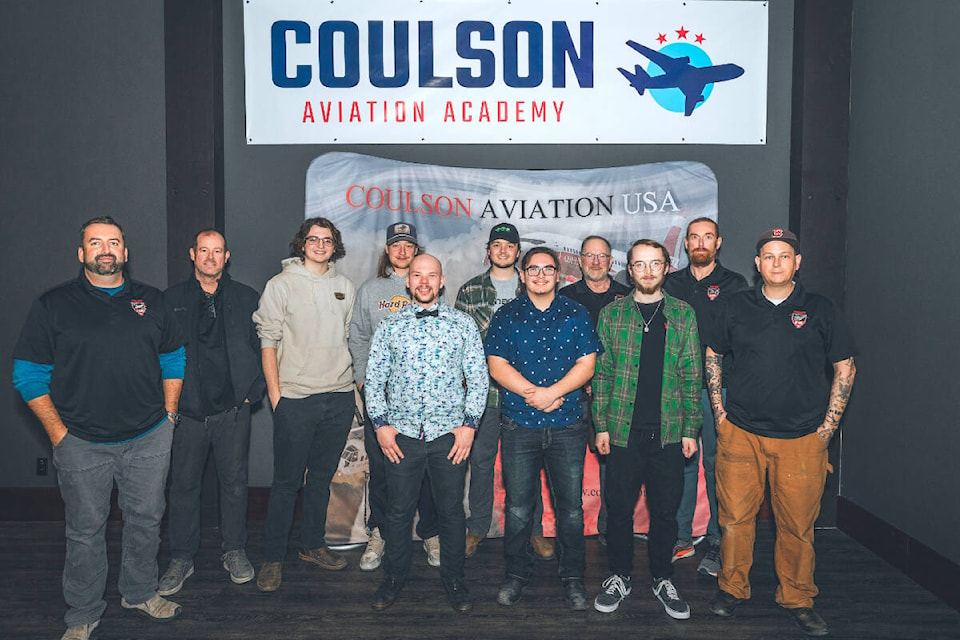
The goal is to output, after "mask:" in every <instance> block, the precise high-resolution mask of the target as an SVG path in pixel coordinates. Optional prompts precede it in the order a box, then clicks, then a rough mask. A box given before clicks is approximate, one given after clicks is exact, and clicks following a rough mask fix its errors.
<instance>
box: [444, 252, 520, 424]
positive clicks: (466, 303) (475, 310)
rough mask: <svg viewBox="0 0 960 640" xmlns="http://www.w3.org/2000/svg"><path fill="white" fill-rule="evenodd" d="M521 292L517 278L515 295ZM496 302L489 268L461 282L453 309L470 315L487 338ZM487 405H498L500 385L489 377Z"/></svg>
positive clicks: (482, 334)
mask: <svg viewBox="0 0 960 640" xmlns="http://www.w3.org/2000/svg"><path fill="white" fill-rule="evenodd" d="M522 293H523V284H522V283H521V282H520V279H519V277H518V278H517V297H520V295H522ZM496 303H497V288H496V287H495V286H493V279H492V278H491V277H490V269H487V270H486V271H484V272H483V273H481V274H480V275H478V276H474V277H473V278H470V279H469V280H467V281H466V282H464V283H463V286H461V287H460V290H459V291H457V301H456V303H455V304H454V308H455V309H459V310H460V311H463V312H464V313H467V314H469V315H470V317H471V318H473V319H474V321H475V322H476V323H477V327H478V328H479V329H480V337H481V338H483V340H486V339H487V329H489V328H490V321H491V320H492V319H493V305H495V304H496ZM487 406H488V407H498V406H500V386H499V385H498V384H497V383H496V382H495V381H494V379H493V378H490V392H489V393H488V394H487Z"/></svg>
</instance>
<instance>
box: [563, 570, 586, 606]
mask: <svg viewBox="0 0 960 640" xmlns="http://www.w3.org/2000/svg"><path fill="white" fill-rule="evenodd" d="M563 599H564V600H566V602H567V606H568V607H570V610H571V611H586V610H587V588H586V587H585V586H583V580H582V579H581V578H567V579H566V580H564V581H563Z"/></svg>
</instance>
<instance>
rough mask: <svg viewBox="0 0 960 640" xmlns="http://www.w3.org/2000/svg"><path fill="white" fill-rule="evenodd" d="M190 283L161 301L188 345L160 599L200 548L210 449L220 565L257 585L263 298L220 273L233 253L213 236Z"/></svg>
mask: <svg viewBox="0 0 960 640" xmlns="http://www.w3.org/2000/svg"><path fill="white" fill-rule="evenodd" d="M190 260H191V261H192V262H193V275H192V276H191V277H190V278H188V279H187V280H185V281H184V282H181V283H179V284H175V285H174V286H172V287H170V288H169V289H167V291H166V292H165V293H164V297H165V298H166V301H167V304H168V305H169V306H170V309H171V310H172V311H173V315H174V317H176V319H177V322H178V324H179V327H180V329H181V332H182V334H183V336H184V337H185V338H186V342H187V370H186V374H185V375H184V379H183V393H182V394H181V395H180V425H179V426H178V427H177V430H176V432H175V434H174V438H173V458H172V460H171V462H170V565H169V567H168V568H167V570H166V572H165V573H164V574H163V577H161V578H160V584H159V586H158V588H157V592H158V593H159V594H160V595H162V596H167V595H172V594H174V593H176V592H178V591H179V590H180V588H181V587H182V586H183V583H184V581H185V580H186V579H187V578H189V577H190V576H191V575H193V556H194V555H196V553H197V550H198V549H199V548H200V489H201V485H202V483H203V470H204V467H205V466H206V462H207V455H208V454H209V452H210V449H211V448H212V449H213V456H214V460H215V462H216V469H217V478H218V479H219V481H220V536H221V538H222V543H221V547H222V550H223V555H222V557H221V558H220V561H221V562H222V563H223V568H224V569H226V570H227V571H228V572H229V573H230V579H231V580H232V581H233V582H234V583H236V584H244V583H247V582H250V581H251V580H253V576H254V570H253V565H251V564H250V561H249V560H248V559H247V553H246V551H245V549H244V547H245V546H246V543H247V466H248V457H249V454H250V404H251V403H254V402H257V401H259V400H260V399H261V398H262V397H263V394H264V392H265V391H266V389H267V386H266V383H265V382H264V380H263V371H262V370H261V368H260V338H259V336H257V327H256V325H255V324H254V323H253V318H252V316H253V312H254V311H256V310H257V304H258V303H259V301H260V294H259V293H257V292H256V291H254V290H253V289H251V288H250V287H248V286H247V285H245V284H241V283H239V282H236V281H235V280H232V279H231V278H230V275H229V274H228V273H227V272H226V271H224V268H225V267H226V265H227V261H229V260H230V251H229V250H227V242H226V240H225V239H224V237H223V235H221V234H220V232H219V231H217V230H215V229H205V230H203V231H200V232H199V233H197V235H196V236H194V239H193V246H192V247H190Z"/></svg>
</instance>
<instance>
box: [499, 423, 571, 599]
mask: <svg viewBox="0 0 960 640" xmlns="http://www.w3.org/2000/svg"><path fill="white" fill-rule="evenodd" d="M586 451H587V425H586V423H585V422H583V421H582V420H578V421H576V422H574V423H573V424H571V425H569V426H566V427H554V428H536V429H534V428H526V427H521V426H520V425H518V424H517V423H516V422H514V421H513V420H511V419H510V418H508V417H507V416H503V415H502V416H501V418H500V456H501V462H502V464H503V484H504V488H505V489H506V494H507V495H506V505H505V507H506V508H505V509H504V511H505V523H504V541H503V555H504V560H505V563H506V574H507V575H508V576H514V577H516V578H519V579H520V580H522V581H524V582H526V581H527V580H529V579H530V574H531V573H532V571H533V551H532V549H531V548H530V533H531V531H532V528H533V512H534V507H535V505H536V499H537V495H538V494H539V493H540V469H541V467H544V466H546V469H547V483H548V484H549V487H550V494H551V496H552V497H553V501H554V503H553V507H554V512H555V514H556V523H557V554H558V556H559V561H560V569H559V573H560V578H562V579H570V578H583V571H584V565H585V560H584V544H583V501H582V497H583V458H584V455H585V454H586Z"/></svg>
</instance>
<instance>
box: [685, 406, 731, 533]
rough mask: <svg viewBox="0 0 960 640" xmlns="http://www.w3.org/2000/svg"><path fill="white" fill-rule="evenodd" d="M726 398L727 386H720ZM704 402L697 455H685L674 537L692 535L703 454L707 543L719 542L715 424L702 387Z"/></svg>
mask: <svg viewBox="0 0 960 640" xmlns="http://www.w3.org/2000/svg"><path fill="white" fill-rule="evenodd" d="M722 394H723V401H724V402H726V401H727V390H726V389H723V390H722ZM700 403H701V404H702V405H703V426H702V428H701V429H700V448H699V449H698V450H697V453H696V455H694V456H692V457H691V458H689V459H687V461H686V463H685V465H684V468H683V497H682V498H681V499H680V508H679V509H678V510H677V540H691V539H692V538H693V514H694V512H695V511H696V509H697V484H698V481H699V477H700V466H699V463H700V456H701V455H702V456H703V479H704V481H705V482H706V484H707V503H708V504H709V505H710V520H709V522H708V523H707V542H708V543H709V544H710V546H719V544H720V523H719V521H718V520H717V474H716V462H717V425H716V422H714V419H713V407H711V406H710V393H709V392H708V391H707V390H706V389H704V390H703V392H702V393H701V396H700Z"/></svg>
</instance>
